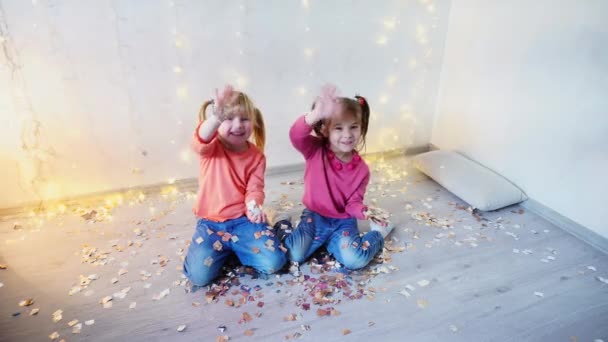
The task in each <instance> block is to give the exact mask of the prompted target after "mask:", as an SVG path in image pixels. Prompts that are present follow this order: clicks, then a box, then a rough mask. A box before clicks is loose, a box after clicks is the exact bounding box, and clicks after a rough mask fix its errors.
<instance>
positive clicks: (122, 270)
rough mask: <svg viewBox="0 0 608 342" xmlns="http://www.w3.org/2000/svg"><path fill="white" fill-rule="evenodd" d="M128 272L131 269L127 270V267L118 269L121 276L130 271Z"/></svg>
mask: <svg viewBox="0 0 608 342" xmlns="http://www.w3.org/2000/svg"><path fill="white" fill-rule="evenodd" d="M128 272H129V271H127V270H126V269H124V268H121V269H120V270H119V271H118V275H119V276H121V275H123V274H126V273H128Z"/></svg>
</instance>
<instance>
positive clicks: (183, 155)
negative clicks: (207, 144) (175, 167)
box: [179, 149, 192, 164]
mask: <svg viewBox="0 0 608 342" xmlns="http://www.w3.org/2000/svg"><path fill="white" fill-rule="evenodd" d="M191 156H192V152H190V150H189V149H183V150H182V151H181V152H180V153H179V159H181V161H183V162H184V163H188V164H189V163H190V162H191V161H192V157H191Z"/></svg>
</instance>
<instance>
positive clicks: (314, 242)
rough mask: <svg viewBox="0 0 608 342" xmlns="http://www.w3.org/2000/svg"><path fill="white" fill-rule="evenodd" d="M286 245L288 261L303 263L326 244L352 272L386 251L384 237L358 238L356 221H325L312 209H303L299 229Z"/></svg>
mask: <svg viewBox="0 0 608 342" xmlns="http://www.w3.org/2000/svg"><path fill="white" fill-rule="evenodd" d="M283 243H284V245H285V247H287V249H288V252H287V253H288V254H289V258H290V259H291V260H292V261H297V262H303V261H304V260H306V259H307V258H308V257H310V256H311V255H312V254H313V253H314V252H315V251H316V250H317V249H319V247H321V246H323V245H324V244H327V251H328V252H329V253H330V254H332V255H333V256H334V258H336V260H338V262H340V263H341V264H342V265H344V267H346V268H348V269H351V270H356V269H359V268H362V267H364V266H366V265H367V264H368V263H369V262H370V261H371V260H372V259H373V258H374V256H375V255H376V253H378V252H379V251H381V250H382V247H384V239H383V238H382V234H380V233H379V232H377V231H370V232H367V233H365V235H363V236H360V235H359V229H358V228H357V219H355V218H346V219H336V218H330V217H325V216H321V215H319V214H317V213H316V212H314V211H311V210H309V209H304V211H303V212H302V216H301V218H300V223H299V224H298V227H297V228H296V229H295V230H294V231H293V232H292V233H291V234H289V235H288V236H287V237H286V238H285V240H284V241H283Z"/></svg>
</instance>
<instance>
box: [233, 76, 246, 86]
mask: <svg viewBox="0 0 608 342" xmlns="http://www.w3.org/2000/svg"><path fill="white" fill-rule="evenodd" d="M248 83H249V80H247V78H245V77H243V76H238V77H237V78H236V84H237V85H238V86H239V87H240V88H244V87H245V86H246V85H247V84H248Z"/></svg>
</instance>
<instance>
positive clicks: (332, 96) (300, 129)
mask: <svg viewBox="0 0 608 342" xmlns="http://www.w3.org/2000/svg"><path fill="white" fill-rule="evenodd" d="M313 107H314V108H313V109H312V111H310V112H309V113H306V114H305V115H304V116H302V117H299V118H298V119H297V120H296V122H295V123H294V124H293V126H291V129H290V130H289V138H290V139H291V143H292V144H293V146H294V147H295V148H296V149H297V150H298V151H300V152H301V153H302V154H303V155H304V158H306V159H308V158H309V157H310V156H311V155H312V154H313V152H314V151H315V150H316V149H317V148H318V147H319V146H320V143H321V141H320V139H319V138H315V137H313V136H311V135H310V133H311V132H312V127H313V126H314V125H315V124H316V123H317V122H319V121H321V120H323V119H326V118H329V117H331V116H332V115H333V114H334V113H336V112H337V111H339V110H340V108H339V107H340V103H339V102H338V101H337V98H336V87H335V86H333V85H329V84H328V85H325V86H324V87H323V88H322V89H321V94H320V95H319V96H317V98H316V100H315V105H314V106H313Z"/></svg>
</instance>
